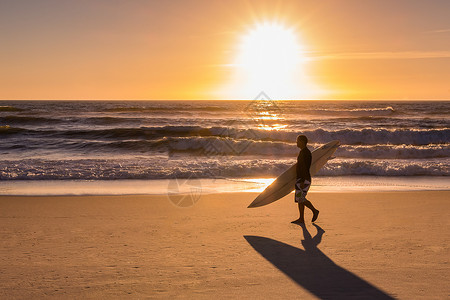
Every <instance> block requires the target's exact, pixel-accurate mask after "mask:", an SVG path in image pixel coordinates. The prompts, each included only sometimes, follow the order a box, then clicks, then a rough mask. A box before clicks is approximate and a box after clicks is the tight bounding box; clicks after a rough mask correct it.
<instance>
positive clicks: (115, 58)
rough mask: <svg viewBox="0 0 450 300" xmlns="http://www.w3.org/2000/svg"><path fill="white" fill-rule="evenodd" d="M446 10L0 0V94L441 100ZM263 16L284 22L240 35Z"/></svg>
mask: <svg viewBox="0 0 450 300" xmlns="http://www.w3.org/2000/svg"><path fill="white" fill-rule="evenodd" d="M449 12H450V1H448V0H442V1H441V0H432V1H430V0H421V1H419V0H396V1H392V0H377V1H361V0H341V1H339V0H334V1H331V0H320V1H310V0H308V1H306V0H296V1H276V0H271V1H265V0H256V1H250V0H248V1H245V0H241V1H236V0H223V1H221V0H217V1H208V0H204V1H200V0H181V1H178V0H171V1H150V0H147V1H143V0H127V1H125V0H122V1H119V0H77V1H73V0H39V1H36V0H30V1H27V0H0V99H1V100H20V99H25V100H28V99H36V100H39V99H45V100H54V99H68V100H87V99H91V100H102V99H123V100H141V99H142V100H144V99H149V100H159V99H161V100H167V99H180V100H184V99H186V100H187V99H252V97H254V96H257V95H258V93H259V92H260V91H265V92H266V93H267V94H268V95H269V97H271V98H272V99H331V100H366V99H367V100H428V99H430V100H442V99H446V100H448V99H450V84H449V83H450V18H449ZM261 24H266V25H267V24H269V27H270V26H272V27H271V28H275V27H276V28H281V31H279V32H281V34H275V37H274V35H271V36H269V35H267V36H266V35H265V34H266V33H267V32H268V31H267V30H266V31H264V30H263V31H262V33H261V34H262V36H263V37H264V40H263V42H261V41H259V42H254V44H253V46H243V45H244V44H245V42H244V41H247V44H249V43H250V42H248V41H250V40H252V38H251V37H249V36H250V35H251V32H255V31H257V29H258V28H263V27H264V26H262V25H261ZM274 26H275V27H274ZM252 30H253V31H252ZM283 30H285V31H283ZM284 32H289V34H291V35H292V36H294V39H295V43H296V45H297V46H298V47H296V48H295V47H294V48H292V49H295V53H298V57H296V58H294V57H292V56H289V55H284V53H287V52H286V51H287V50H289V49H291V48H289V47H290V46H289V45H288V44H289V42H286V41H284V40H281V39H278V38H277V36H281V35H283V33H284ZM252 41H253V40H252ZM255 43H256V44H255ZM250 44H251V43H250ZM274 45H276V46H277V48H274V49H275V50H273V51H272V50H271V51H272V52H273V53H275V56H270V55H272V54H273V53H272V52H270V53H269V54H267V53H266V52H267V51H268V50H267V49H272V48H271V47H273V46H274ZM245 47H247V48H245ZM244 48H245V49H244ZM286 49H287V50H286ZM264 51H266V52H264ZM277 51H278V52H277ZM280 51H281V52H280ZM293 51H294V50H292V51H291V52H293ZM288 52H289V51H288ZM291 52H289V53H291ZM243 53H246V55H247V56H244V54H243ZM253 53H255V56H253ZM261 53H263V54H261ZM264 53H266V54H267V55H268V56H267V55H266V54H264ZM280 53H282V54H280ZM261 55H262V56H261ZM264 55H266V56H264ZM242 57H247V58H246V59H247V60H250V61H253V58H255V57H263V59H260V60H255V61H253V63H252V64H245V62H242V60H243V59H242ZM297 58H298V59H297ZM244 60H245V59H244ZM281 64H286V65H287V66H290V68H289V71H286V70H287V69H288V68H286V70H285V69H281V68H277V67H276V66H280V65H281ZM243 65H246V67H244V66H243ZM283 72H284V73H283ZM249 78H250V79H249ZM261 78H263V79H264V80H263V79H261ZM275 82H276V83H277V84H275ZM288 91H289V93H288Z"/></svg>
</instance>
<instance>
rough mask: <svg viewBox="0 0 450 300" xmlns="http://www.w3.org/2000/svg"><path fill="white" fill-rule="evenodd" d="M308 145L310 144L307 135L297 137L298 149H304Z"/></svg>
mask: <svg viewBox="0 0 450 300" xmlns="http://www.w3.org/2000/svg"><path fill="white" fill-rule="evenodd" d="M306 144H308V138H307V137H306V136H305V135H299V136H298V137H297V147H299V148H300V149H303V148H305V147H306Z"/></svg>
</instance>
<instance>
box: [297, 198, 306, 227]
mask: <svg viewBox="0 0 450 300" xmlns="http://www.w3.org/2000/svg"><path fill="white" fill-rule="evenodd" d="M298 211H299V212H300V218H299V219H298V221H299V223H305V205H304V204H303V203H301V202H299V203H298Z"/></svg>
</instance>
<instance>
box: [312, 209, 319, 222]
mask: <svg viewBox="0 0 450 300" xmlns="http://www.w3.org/2000/svg"><path fill="white" fill-rule="evenodd" d="M318 216H319V211H318V210H317V209H316V211H315V212H313V217H312V220H311V222H314V221H315V220H317V217H318Z"/></svg>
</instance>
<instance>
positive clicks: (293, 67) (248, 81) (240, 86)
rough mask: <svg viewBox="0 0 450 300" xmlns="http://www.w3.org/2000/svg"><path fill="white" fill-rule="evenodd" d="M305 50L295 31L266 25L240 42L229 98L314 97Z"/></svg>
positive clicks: (250, 32) (233, 65)
mask: <svg viewBox="0 0 450 300" xmlns="http://www.w3.org/2000/svg"><path fill="white" fill-rule="evenodd" d="M305 62H306V58H305V56H304V49H302V45H301V44H300V42H299V40H298V36H297V34H296V32H295V31H294V30H293V29H290V28H286V27H284V26H282V25H280V24H277V23H269V22H264V23H260V24H257V25H255V26H254V27H252V28H251V29H249V30H248V31H247V32H245V33H244V34H243V35H242V36H241V37H240V40H239V43H238V47H237V51H236V56H235V58H234V62H233V64H232V65H231V66H232V67H233V68H234V72H233V73H234V75H233V80H232V82H231V83H230V84H229V85H228V86H227V87H226V88H225V90H224V91H221V92H223V93H224V94H226V95H227V97H228V98H234V99H253V98H254V97H255V96H257V94H258V93H259V92H261V91H264V92H266V93H267V94H268V96H269V97H271V98H273V99H302V98H307V97H311V94H312V91H313V89H314V88H313V85H312V84H311V83H310V82H308V80H307V78H306V76H305V74H304V63H305Z"/></svg>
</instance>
